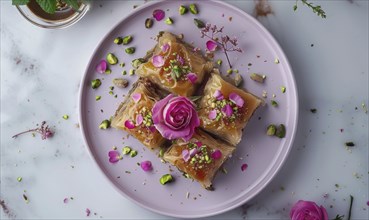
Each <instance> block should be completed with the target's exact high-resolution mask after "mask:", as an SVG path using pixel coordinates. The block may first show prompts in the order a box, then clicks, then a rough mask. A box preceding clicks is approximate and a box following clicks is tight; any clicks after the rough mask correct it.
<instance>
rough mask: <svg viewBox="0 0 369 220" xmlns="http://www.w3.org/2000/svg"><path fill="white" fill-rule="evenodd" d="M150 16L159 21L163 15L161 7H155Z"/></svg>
mask: <svg viewBox="0 0 369 220" xmlns="http://www.w3.org/2000/svg"><path fill="white" fill-rule="evenodd" d="M152 16H153V17H154V18H155V20H157V21H161V20H163V18H164V17H165V12H164V11H163V10H161V9H156V10H154V12H153V13H152Z"/></svg>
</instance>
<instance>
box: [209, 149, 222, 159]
mask: <svg viewBox="0 0 369 220" xmlns="http://www.w3.org/2000/svg"><path fill="white" fill-rule="evenodd" d="M211 158H213V159H215V160H217V159H220V158H222V152H221V151H220V150H215V151H214V152H213V153H212V154H211Z"/></svg>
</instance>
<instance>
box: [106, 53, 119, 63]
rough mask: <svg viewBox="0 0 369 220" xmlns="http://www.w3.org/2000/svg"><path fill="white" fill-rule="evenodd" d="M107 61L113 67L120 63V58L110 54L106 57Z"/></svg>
mask: <svg viewBox="0 0 369 220" xmlns="http://www.w3.org/2000/svg"><path fill="white" fill-rule="evenodd" d="M106 61H108V63H109V64H111V65H115V64H117V63H118V58H117V57H116V56H115V55H114V54H112V53H108V55H107V56H106Z"/></svg>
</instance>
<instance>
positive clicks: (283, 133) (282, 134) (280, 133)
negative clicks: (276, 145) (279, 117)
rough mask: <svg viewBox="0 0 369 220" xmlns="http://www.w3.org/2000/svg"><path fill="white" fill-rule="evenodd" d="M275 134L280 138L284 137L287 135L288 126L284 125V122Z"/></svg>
mask: <svg viewBox="0 0 369 220" xmlns="http://www.w3.org/2000/svg"><path fill="white" fill-rule="evenodd" d="M275 136H277V137H279V138H284V137H285V136H286V127H285V126H284V124H280V125H279V126H278V127H277V130H276V132H275Z"/></svg>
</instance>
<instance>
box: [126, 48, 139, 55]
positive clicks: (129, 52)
mask: <svg viewBox="0 0 369 220" xmlns="http://www.w3.org/2000/svg"><path fill="white" fill-rule="evenodd" d="M125 51H126V53H127V54H134V53H135V51H136V48H134V47H128V48H126V49H125Z"/></svg>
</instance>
